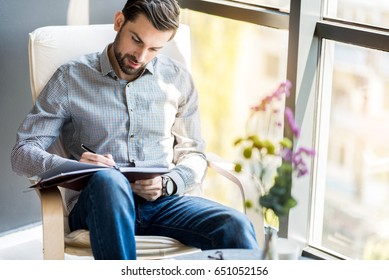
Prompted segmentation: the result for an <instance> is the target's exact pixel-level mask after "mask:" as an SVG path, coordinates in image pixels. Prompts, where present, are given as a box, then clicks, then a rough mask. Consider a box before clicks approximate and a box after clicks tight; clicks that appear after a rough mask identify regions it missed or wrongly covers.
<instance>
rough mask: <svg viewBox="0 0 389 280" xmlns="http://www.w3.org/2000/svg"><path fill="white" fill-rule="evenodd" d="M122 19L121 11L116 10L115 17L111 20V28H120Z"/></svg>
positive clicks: (123, 19)
mask: <svg viewBox="0 0 389 280" xmlns="http://www.w3.org/2000/svg"><path fill="white" fill-rule="evenodd" d="M124 21H125V18H124V15H123V13H122V11H118V12H116V14H115V17H114V22H113V28H114V29H115V31H119V30H120V28H121V27H122V25H123V23H124Z"/></svg>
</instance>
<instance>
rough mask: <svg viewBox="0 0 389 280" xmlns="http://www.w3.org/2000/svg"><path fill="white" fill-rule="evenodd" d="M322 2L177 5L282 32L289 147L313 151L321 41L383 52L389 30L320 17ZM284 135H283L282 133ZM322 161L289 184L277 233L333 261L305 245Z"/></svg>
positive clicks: (213, 0) (319, 113) (319, 114)
mask: <svg viewBox="0 0 389 280" xmlns="http://www.w3.org/2000/svg"><path fill="white" fill-rule="evenodd" d="M242 1H243V0H242ZM325 2H326V1H325V0H293V1H292V0H291V1H290V10H289V12H287V11H281V10H279V9H277V8H274V7H266V6H263V5H253V4H244V3H241V2H235V1H228V0H179V4H180V6H181V7H182V8H183V9H189V10H194V11H198V12H202V13H206V14H210V15H215V16H220V17H225V18H230V19H234V20H239V21H244V22H249V23H254V24H257V25H262V26H267V27H271V28H276V29H285V30H288V32H289V40H288V59H287V77H286V78H287V79H288V80H289V81H291V82H292V89H291V96H290V98H288V99H287V103H288V104H287V105H288V106H289V107H290V108H291V109H292V110H293V111H294V112H295V117H296V121H297V123H299V124H300V125H301V128H302V134H301V137H300V139H298V140H297V141H296V143H295V145H304V146H310V147H319V145H321V144H320V143H319V139H320V136H321V135H325V134H326V133H327V135H328V126H329V120H326V119H325V115H326V114H324V113H323V112H327V113H328V110H329V108H327V107H326V105H325V104H328V102H323V100H325V98H328V97H326V96H322V93H323V92H325V91H324V89H323V88H322V87H324V86H325V83H324V82H323V80H322V79H323V76H322V74H323V72H324V71H327V70H326V69H328V68H329V67H331V65H330V64H331V63H330V64H328V63H323V61H325V59H324V56H325V52H324V51H323V49H324V48H325V47H326V43H325V40H324V39H328V40H332V41H336V42H342V43H347V44H352V45H355V46H361V47H366V48H371V49H377V50H381V51H385V52H389V29H386V28H380V27H375V26H370V25H367V24H360V23H354V22H348V21H344V20H338V19H332V18H328V17H324V16H323V15H324V9H325V7H324V6H325ZM329 61H331V59H330V60H329ZM323 85H324V86H323ZM289 133H290V132H289V131H285V134H287V135H288V134H289ZM324 149H325V147H324ZM324 151H325V150H324ZM321 152H323V151H321ZM319 161H321V162H319ZM323 161H325V157H322V156H320V157H315V158H314V159H313V160H312V162H311V170H312V172H311V175H310V176H306V177H304V178H292V180H293V184H294V185H298V187H294V188H293V195H294V196H295V197H296V199H297V201H298V206H297V207H295V208H293V209H292V210H291V212H290V214H289V216H288V217H286V218H283V219H281V220H280V232H279V234H280V236H284V237H286V236H289V237H292V238H294V239H296V240H298V241H299V242H300V243H301V244H302V245H304V246H306V247H305V249H304V252H303V254H305V255H309V256H310V257H314V258H319V259H334V258H335V259H338V258H340V257H339V256H335V255H333V254H331V252H324V251H321V250H320V249H318V248H315V247H314V246H310V245H309V244H308V242H309V240H310V236H311V234H312V229H311V228H310V225H311V222H312V219H314V218H315V215H314V214H315V210H316V207H317V209H318V208H320V205H319V204H320V200H318V199H317V198H319V197H320V196H322V191H323V186H320V182H323V178H322V176H323V175H322V174H323V172H319V170H318V166H323V164H324V165H325V162H323ZM322 197H323V196H322Z"/></svg>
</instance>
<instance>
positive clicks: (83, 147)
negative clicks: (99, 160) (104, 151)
mask: <svg viewBox="0 0 389 280" xmlns="http://www.w3.org/2000/svg"><path fill="white" fill-rule="evenodd" d="M81 148H82V149H83V150H84V151H86V152H90V153H92V154H97V153H96V152H95V151H93V150H92V149H91V148H88V147H87V146H85V145H84V144H81ZM113 168H115V169H116V170H119V167H117V166H116V165H114V166H113Z"/></svg>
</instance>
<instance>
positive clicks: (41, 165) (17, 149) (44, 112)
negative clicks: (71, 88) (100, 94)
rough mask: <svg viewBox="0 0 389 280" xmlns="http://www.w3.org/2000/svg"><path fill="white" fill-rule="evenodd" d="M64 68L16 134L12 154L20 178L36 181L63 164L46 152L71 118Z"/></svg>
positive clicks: (43, 92) (53, 155)
mask: <svg viewBox="0 0 389 280" xmlns="http://www.w3.org/2000/svg"><path fill="white" fill-rule="evenodd" d="M67 108H68V101H67V82H66V71H65V68H59V69H58V70H57V71H56V72H55V73H54V75H53V76H52V78H51V79H50V80H49V82H48V83H47V85H46V86H45V87H44V88H43V90H42V92H41V93H40V95H39V97H38V98H37V100H36V102H35V105H34V107H33V108H32V110H31V111H30V112H29V114H28V115H27V116H26V117H25V119H24V120H23V122H22V124H21V125H20V127H19V129H18V131H17V134H16V144H15V146H14V147H13V149H12V152H11V165H12V169H13V170H14V171H15V172H16V173H17V174H19V175H24V176H27V177H29V178H32V179H34V178H35V177H36V176H37V175H39V174H41V173H43V172H45V171H47V170H49V169H51V168H54V167H56V166H58V165H60V164H62V163H63V162H64V161H66V159H65V158H62V157H60V156H58V155H55V154H52V153H50V152H48V151H46V150H47V149H48V148H49V147H50V146H52V144H53V143H54V142H55V141H56V139H57V138H58V137H59V135H60V131H61V127H62V125H63V124H64V122H65V121H66V120H67V119H68V118H69V112H68V110H67Z"/></svg>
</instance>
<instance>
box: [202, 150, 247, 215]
mask: <svg viewBox="0 0 389 280" xmlns="http://www.w3.org/2000/svg"><path fill="white" fill-rule="evenodd" d="M207 162H208V167H209V168H211V169H213V170H214V171H216V172H217V173H218V174H220V175H222V176H223V177H225V178H227V179H228V180H230V181H232V182H233V183H234V184H235V185H236V186H237V187H238V188H239V191H240V194H241V197H242V201H243V210H244V213H246V210H247V209H246V197H245V189H244V188H245V182H244V181H245V180H244V178H243V177H242V176H239V175H238V174H237V173H236V172H235V171H234V164H233V163H231V162H228V161H225V160H224V159H223V158H221V157H220V156H218V155H216V154H214V153H207Z"/></svg>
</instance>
